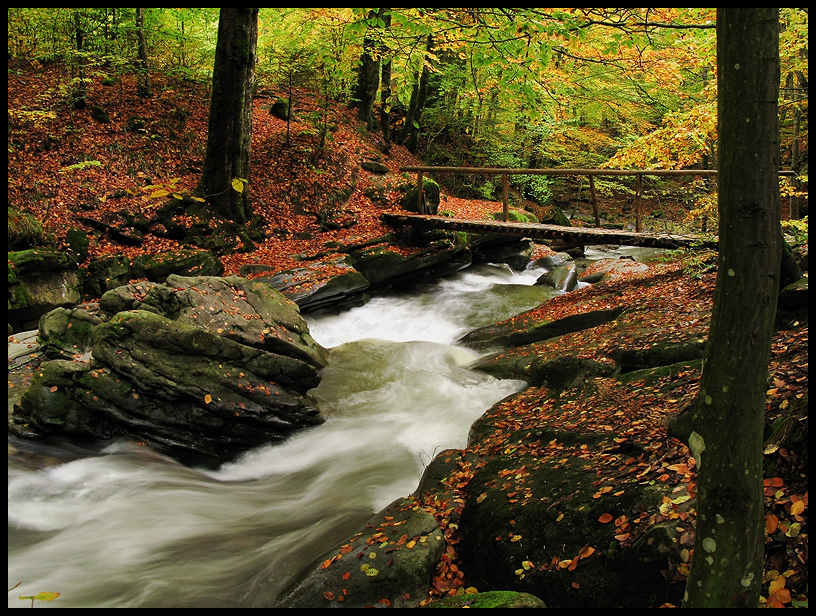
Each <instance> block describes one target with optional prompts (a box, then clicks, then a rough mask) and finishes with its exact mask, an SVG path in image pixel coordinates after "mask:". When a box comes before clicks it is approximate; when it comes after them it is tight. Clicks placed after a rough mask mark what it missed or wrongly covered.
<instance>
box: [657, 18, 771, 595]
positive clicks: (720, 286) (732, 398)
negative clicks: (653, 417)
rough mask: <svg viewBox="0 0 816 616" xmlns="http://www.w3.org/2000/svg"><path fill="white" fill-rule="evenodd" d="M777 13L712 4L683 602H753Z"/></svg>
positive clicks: (679, 426)
mask: <svg viewBox="0 0 816 616" xmlns="http://www.w3.org/2000/svg"><path fill="white" fill-rule="evenodd" d="M778 29H779V15H778V9H775V8H757V9H747V8H733V9H727V8H726V9H717V67H718V82H719V83H718V92H719V94H718V107H719V126H718V130H719V161H720V170H719V188H720V191H719V212H720V245H719V265H718V275H717V286H716V290H715V295H714V310H713V315H712V320H711V330H710V334H709V338H708V344H707V346H706V355H705V359H704V363H703V374H702V379H701V383H700V391H699V394H698V396H697V399H696V401H695V403H694V405H693V406H692V408H691V410H690V411H689V412H687V413H685V414H683V415H681V416H679V417H678V418H677V419H676V421H674V422H673V423H672V427H671V430H672V433H674V434H677V435H679V436H682V437H683V438H684V440H685V441H686V442H687V443H688V445H689V447H690V448H691V450H692V453H693V455H694V458H695V459H696V461H697V464H698V469H699V475H698V481H699V485H698V495H697V498H698V503H697V526H696V533H695V534H696V539H695V546H694V556H693V559H692V567H691V572H690V575H689V579H688V582H687V585H686V597H685V599H684V601H683V607H693V608H697V607H748V608H755V607H759V592H760V589H761V584H762V572H763V556H764V538H765V534H764V524H763V514H764V508H763V496H762V433H763V422H764V417H765V391H766V389H767V379H768V360H769V357H770V347H771V338H772V336H773V323H774V316H775V312H776V297H777V293H778V289H779V272H780V255H781V245H780V242H781V233H780V225H779V186H778V179H777V172H778V163H779V131H778V116H777V100H778V93H779V78H780V71H779V38H778Z"/></svg>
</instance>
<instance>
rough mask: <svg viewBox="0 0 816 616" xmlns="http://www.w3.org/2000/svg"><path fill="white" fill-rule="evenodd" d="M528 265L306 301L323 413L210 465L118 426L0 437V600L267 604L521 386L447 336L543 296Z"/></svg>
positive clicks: (410, 486) (410, 487)
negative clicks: (345, 299) (42, 436)
mask: <svg viewBox="0 0 816 616" xmlns="http://www.w3.org/2000/svg"><path fill="white" fill-rule="evenodd" d="M542 273H543V270H540V269H538V270H536V269H531V270H528V271H526V272H521V273H517V272H513V271H512V270H510V269H509V268H506V267H503V266H479V267H474V268H471V269H468V270H466V271H464V272H460V273H459V274H458V275H456V276H453V277H450V278H448V279H445V280H442V281H438V282H435V283H433V284H428V285H426V286H424V287H422V288H420V289H413V290H412V291H411V292H410V293H407V292H406V293H401V294H397V295H391V296H388V297H379V298H375V299H372V300H371V301H370V302H369V303H367V304H366V305H364V306H361V307H359V308H355V309H352V310H349V311H347V312H344V313H342V314H340V315H333V316H324V317H314V318H312V317H310V318H308V319H307V321H308V323H309V328H310V331H311V333H312V335H313V337H314V338H315V339H316V340H317V341H318V342H319V343H320V344H322V345H323V346H325V347H327V348H329V349H331V359H330V364H329V366H328V367H327V368H326V369H325V372H324V375H323V379H322V381H321V383H320V386H319V387H317V388H316V389H315V390H313V391H312V394H313V395H314V397H315V399H316V400H317V401H318V403H319V407H320V409H321V411H322V413H323V414H324V415H325V416H326V417H327V418H328V419H327V421H326V422H325V423H324V424H323V425H321V426H318V427H315V428H311V429H309V430H306V431H304V432H302V433H300V434H298V435H296V436H294V437H292V438H290V439H288V440H287V441H286V442H284V443H283V444H278V445H274V446H268V447H261V448H258V449H255V450H252V451H250V452H248V453H246V454H245V455H244V456H242V457H241V458H240V459H238V460H236V461H234V462H232V463H230V464H226V465H224V466H223V467H222V468H221V469H219V470H217V471H206V470H202V469H195V468H186V467H184V466H182V465H180V464H177V463H175V462H173V461H172V460H169V459H167V458H165V457H162V456H159V455H156V454H154V453H151V452H148V451H145V450H144V449H143V448H141V447H137V446H135V445H134V444H132V443H127V442H118V443H114V444H111V445H109V446H108V447H107V448H106V449H104V450H103V451H101V452H99V451H83V450H81V449H78V448H76V447H74V446H71V445H68V444H64V445H59V444H56V445H55V444H49V445H47V446H46V445H43V444H35V443H30V442H26V443H21V442H17V441H12V440H10V441H9V456H8V541H9V551H8V585H9V588H11V587H12V586H14V585H15V584H17V583H18V582H19V583H20V585H19V586H18V587H16V588H14V589H13V590H11V591H10V592H9V599H8V604H9V607H30V606H31V602H30V601H21V600H19V599H18V597H19V596H31V595H36V594H37V593H40V592H58V593H61V594H60V596H59V597H58V598H57V599H56V600H55V601H53V602H51V603H44V602H42V603H37V604H36V606H37V607H39V608H43V607H163V606H167V607H261V606H268V605H270V604H271V602H272V601H274V599H275V597H276V596H277V595H278V593H279V592H280V591H281V589H282V588H283V586H284V585H285V584H286V583H287V582H289V581H290V580H291V579H292V578H293V576H295V574H296V573H297V572H298V571H299V570H301V569H302V568H303V567H304V566H306V565H307V564H309V563H310V562H311V561H312V560H313V559H315V558H317V557H318V556H320V555H321V554H322V553H323V552H324V551H325V550H327V549H329V548H331V547H333V546H334V545H335V544H336V543H337V542H339V541H342V540H344V539H345V538H346V536H348V535H350V534H352V533H353V532H355V531H356V530H357V528H359V527H360V526H361V525H362V524H364V523H365V522H366V521H367V520H368V518H369V517H370V516H371V515H372V514H374V513H375V512H377V511H379V510H380V509H382V508H383V507H385V506H386V505H388V504H389V503H390V502H391V501H393V500H394V499H397V498H400V497H403V496H407V495H408V494H410V493H411V492H413V491H414V489H415V488H416V487H417V484H418V481H419V479H420V476H421V474H422V471H423V468H424V466H425V465H427V463H428V462H429V461H430V460H431V459H432V458H433V457H434V455H435V454H436V453H438V452H439V451H441V450H443V449H446V448H459V447H463V446H465V444H466V440H467V433H468V429H469V427H470V425H471V423H472V422H473V421H474V420H476V419H477V418H478V417H479V416H480V415H481V414H482V413H483V412H484V411H485V410H487V409H488V408H489V407H490V406H492V405H493V404H494V403H496V402H497V401H499V400H501V399H502V398H504V397H505V396H507V395H509V394H511V393H513V392H515V391H517V390H519V389H520V388H521V387H522V386H523V383H522V382H520V381H511V380H497V379H495V378H493V377H490V376H488V375H485V374H482V373H478V372H474V371H471V370H469V369H468V368H467V366H468V365H469V364H470V362H472V361H473V360H474V359H475V358H476V357H477V355H476V354H475V353H474V352H472V351H470V350H468V349H465V348H462V347H459V346H456V345H455V341H456V340H457V339H458V338H459V337H460V336H461V335H462V334H464V333H465V332H466V331H468V330H470V329H472V328H475V327H479V326H482V325H488V324H491V323H493V322H495V321H498V320H501V319H504V318H508V317H510V316H512V315H514V314H516V313H518V312H521V311H523V310H526V309H528V308H530V307H532V306H535V305H537V304H539V303H541V302H542V301H546V300H547V299H548V298H549V297H552V296H553V295H554V294H555V293H556V292H554V291H553V290H552V289H548V288H546V287H541V286H533V283H534V282H535V280H536V278H537V277H538V276H539V275H540V274H542ZM10 393H11V390H10Z"/></svg>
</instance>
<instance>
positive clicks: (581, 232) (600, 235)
mask: <svg viewBox="0 0 816 616" xmlns="http://www.w3.org/2000/svg"><path fill="white" fill-rule="evenodd" d="M380 219H381V220H382V221H383V222H385V223H386V224H388V225H391V226H393V227H396V226H401V225H408V226H412V227H420V228H425V229H446V230H448V231H465V232H467V233H489V234H503V235H513V236H516V237H528V238H530V239H532V240H549V241H559V242H563V243H565V244H568V245H570V246H580V245H592V244H613V245H625V246H643V247H646V248H667V249H674V248H681V247H686V246H696V247H706V248H716V247H717V240H716V239H715V240H713V241H712V240H711V239H710V238H705V237H703V236H698V235H675V234H671V233H636V232H634V231H621V230H618V229H598V228H595V227H563V226H560V225H545V224H540V223H530V222H502V221H498V220H467V219H463V218H448V217H445V216H430V215H417V214H395V213H393V212H384V213H383V214H381V215H380ZM544 243H546V242H544Z"/></svg>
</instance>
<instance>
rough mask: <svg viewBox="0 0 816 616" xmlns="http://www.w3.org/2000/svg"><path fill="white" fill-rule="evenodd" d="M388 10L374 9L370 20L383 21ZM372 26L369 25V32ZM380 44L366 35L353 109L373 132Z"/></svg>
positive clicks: (375, 124)
mask: <svg viewBox="0 0 816 616" xmlns="http://www.w3.org/2000/svg"><path fill="white" fill-rule="evenodd" d="M387 10H388V9H383V8H379V9H377V10H376V12H375V11H374V10H373V9H372V10H371V12H370V13H369V14H368V18H369V20H372V19H374V18H379V19H382V18H383V15H384V14H385V11H387ZM371 28H372V26H371V25H369V30H368V32H369V33H370V32H371ZM377 48H378V43H377V41H376V40H375V38H374V37H373V36H371V35H370V34H366V36H365V38H364V39H363V53H362V54H361V56H360V68H359V70H358V73H357V88H356V91H355V94H354V100H353V101H352V107H357V117H358V118H360V121H361V122H365V123H366V126H367V127H368V130H373V129H374V128H376V126H377V118H376V117H375V116H374V101H375V100H376V98H377V90H378V88H379V87H380V60H379V58H377V57H375V56H376V49H377Z"/></svg>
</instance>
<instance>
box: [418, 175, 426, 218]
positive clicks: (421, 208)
mask: <svg viewBox="0 0 816 616" xmlns="http://www.w3.org/2000/svg"><path fill="white" fill-rule="evenodd" d="M424 192H425V188H423V186H422V171H417V213H419V214H424V213H425V199H423V197H424V194H423V193H424Z"/></svg>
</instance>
